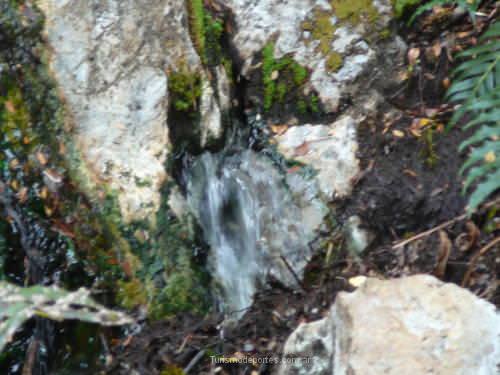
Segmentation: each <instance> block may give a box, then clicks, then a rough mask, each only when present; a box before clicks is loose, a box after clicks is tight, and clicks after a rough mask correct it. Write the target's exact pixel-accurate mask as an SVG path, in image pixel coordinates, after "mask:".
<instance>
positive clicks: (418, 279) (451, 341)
mask: <svg viewBox="0 0 500 375" xmlns="http://www.w3.org/2000/svg"><path fill="white" fill-rule="evenodd" d="M499 353H500V315H499V314H498V312H496V311H495V307H494V306H493V305H491V304H489V303H488V302H486V301H484V300H482V299H479V298H477V297H476V296H474V295H473V294H472V293H470V292H469V291H466V290H465V289H461V288H459V287H458V286H455V285H453V284H445V283H442V282H440V281H438V280H437V279H435V278H434V277H431V276H427V275H417V276H412V277H408V278H401V279H393V280H386V281H382V280H376V279H367V280H366V281H365V283H364V284H363V285H362V286H361V287H360V288H359V289H358V290H356V291H355V292H353V293H345V292H344V293H340V294H339V295H338V296H337V298H336V301H335V303H334V304H333V306H332V308H331V310H330V313H329V314H328V316H326V317H325V318H324V319H322V320H320V321H316V322H313V323H307V324H302V325H300V326H299V328H298V329H297V330H296V331H295V332H294V333H292V335H291V336H290V337H289V339H288V340H287V342H286V344H285V354H284V355H285V358H296V357H312V360H311V362H310V363H308V362H307V361H305V362H304V361H296V362H294V363H292V362H288V363H286V364H284V365H282V367H281V368H280V374H283V375H284V374H310V375H313V374H335V375H342V374H363V375H365V374H382V373H384V374H430V373H432V374H440V375H448V374H449V375H452V374H453V375H466V374H485V375H486V374H490V375H494V374H497V368H498V367H497V366H498V365H499V358H500V357H499ZM312 366H313V367H312Z"/></svg>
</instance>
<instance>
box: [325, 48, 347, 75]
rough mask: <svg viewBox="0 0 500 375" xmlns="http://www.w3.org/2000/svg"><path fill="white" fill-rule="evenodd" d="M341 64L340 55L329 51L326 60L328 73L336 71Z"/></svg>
mask: <svg viewBox="0 0 500 375" xmlns="http://www.w3.org/2000/svg"><path fill="white" fill-rule="evenodd" d="M342 64H343V58H342V55H341V54H340V53H338V52H335V51H331V52H330V53H328V56H327V58H326V68H327V69H328V71H330V72H336V71H338V70H339V69H340V68H341V67H342Z"/></svg>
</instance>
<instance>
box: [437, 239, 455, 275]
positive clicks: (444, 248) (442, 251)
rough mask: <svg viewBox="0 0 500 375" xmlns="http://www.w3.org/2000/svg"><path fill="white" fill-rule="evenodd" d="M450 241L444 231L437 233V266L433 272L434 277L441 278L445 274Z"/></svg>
mask: <svg viewBox="0 0 500 375" xmlns="http://www.w3.org/2000/svg"><path fill="white" fill-rule="evenodd" d="M451 246H452V245H451V241H450V239H449V237H448V235H447V234H446V232H445V231H444V230H440V231H439V248H438V264H437V266H436V269H435V271H434V273H435V275H436V276H437V277H439V278H442V277H443V276H444V274H445V272H446V266H447V265H448V258H449V257H450V253H451Z"/></svg>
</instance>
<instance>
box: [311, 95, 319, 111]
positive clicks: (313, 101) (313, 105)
mask: <svg viewBox="0 0 500 375" xmlns="http://www.w3.org/2000/svg"><path fill="white" fill-rule="evenodd" d="M309 108H310V109H311V111H312V112H313V113H318V112H319V98H318V97H317V96H316V95H314V94H313V95H311V98H310V101H309Z"/></svg>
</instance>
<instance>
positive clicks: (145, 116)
mask: <svg viewBox="0 0 500 375" xmlns="http://www.w3.org/2000/svg"><path fill="white" fill-rule="evenodd" d="M39 6H40V8H41V9H42V10H43V12H44V14H45V16H46V22H45V35H46V39H47V42H48V44H49V45H50V48H49V56H48V57H49V65H50V69H51V71H52V74H53V76H54V78H55V79H56V81H57V82H58V84H59V88H60V92H61V94H62V96H63V98H64V101H65V103H66V107H67V108H66V109H67V111H66V112H67V114H68V116H67V118H66V123H67V131H68V132H69V133H70V134H71V137H72V139H73V141H74V144H75V146H76V150H77V152H78V154H79V155H80V159H81V160H82V165H81V167H80V169H81V172H82V174H85V175H86V177H87V178H88V181H87V182H88V185H89V186H90V188H92V186H97V185H101V184H103V183H105V184H107V185H109V186H110V188H111V189H112V190H114V191H116V192H117V196H118V201H119V205H120V209H121V211H122V215H123V219H124V220H125V221H130V220H132V219H144V218H147V217H149V216H150V214H151V213H152V212H155V211H156V210H157V209H158V207H159V204H160V193H159V188H160V185H161V184H162V182H163V181H164V180H165V178H166V173H165V170H164V167H163V165H164V161H165V158H166V155H167V153H168V128H167V108H168V92H167V91H168V89H167V86H168V85H167V82H168V78H167V75H166V73H165V72H166V71H169V70H176V68H178V66H179V65H180V64H185V65H187V66H189V67H190V69H191V70H192V71H196V70H197V69H200V66H201V64H200V60H199V58H198V55H197V54H196V52H195V50H194V48H193V46H192V43H191V40H190V37H189V32H188V28H187V27H186V24H187V12H186V8H185V3H184V1H182V0H159V1H152V0H139V1H132V0H125V1H121V0H104V1H99V2H89V1H87V0H41V1H40V2H39Z"/></svg>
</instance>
